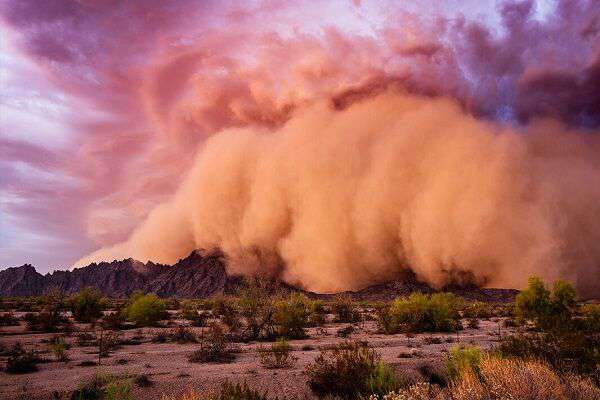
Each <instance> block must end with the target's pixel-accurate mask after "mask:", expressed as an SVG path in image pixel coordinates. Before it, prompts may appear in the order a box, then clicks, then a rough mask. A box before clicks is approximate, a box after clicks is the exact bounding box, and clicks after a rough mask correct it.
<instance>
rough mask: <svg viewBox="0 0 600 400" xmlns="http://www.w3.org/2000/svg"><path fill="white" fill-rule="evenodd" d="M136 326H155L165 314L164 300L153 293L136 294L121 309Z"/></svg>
mask: <svg viewBox="0 0 600 400" xmlns="http://www.w3.org/2000/svg"><path fill="white" fill-rule="evenodd" d="M123 312H124V314H125V315H126V316H127V319H129V320H130V321H133V322H134V323H135V324H136V325H137V326H155V325H157V324H158V322H159V321H160V320H161V319H164V318H165V316H166V306H165V302H164V301H162V300H161V299H159V298H158V297H156V295H154V294H146V295H144V294H136V295H134V296H132V298H131V299H130V302H129V304H128V305H127V306H126V307H125V309H124V310H123Z"/></svg>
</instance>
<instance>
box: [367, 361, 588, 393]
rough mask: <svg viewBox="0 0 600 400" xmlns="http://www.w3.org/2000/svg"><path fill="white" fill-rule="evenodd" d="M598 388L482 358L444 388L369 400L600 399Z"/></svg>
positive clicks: (534, 367) (528, 365)
mask: <svg viewBox="0 0 600 400" xmlns="http://www.w3.org/2000/svg"><path fill="white" fill-rule="evenodd" d="M599 396H600V390H599V389H598V387H596V386H594V384H593V383H592V382H591V381H590V380H589V379H585V378H581V377H579V376H576V375H569V376H564V377H560V376H559V375H557V374H556V373H555V372H554V371H553V370H552V369H551V368H549V367H548V366H547V365H545V364H543V363H539V362H534V361H525V360H516V359H515V360H503V359H497V358H492V357H483V358H482V359H481V362H480V365H479V369H478V371H477V372H475V371H474V370H473V369H464V370H462V372H461V373H460V374H459V375H458V376H457V379H456V380H454V381H453V382H452V384H451V385H450V386H448V387H447V388H443V389H442V388H440V387H439V386H437V385H432V384H430V383H423V382H421V383H417V384H415V385H412V386H410V387H409V388H405V389H402V390H400V391H397V392H395V393H389V394H388V395H386V396H384V397H383V398H381V397H376V396H371V397H370V398H369V400H379V399H382V400H449V399H453V400H507V399H511V400H512V399H514V400H517V399H518V400H590V399H597V398H600V397H599Z"/></svg>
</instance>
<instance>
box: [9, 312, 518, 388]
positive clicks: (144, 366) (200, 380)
mask: <svg viewBox="0 0 600 400" xmlns="http://www.w3.org/2000/svg"><path fill="white" fill-rule="evenodd" d="M348 325H350V324H334V323H329V324H327V325H326V326H325V327H324V328H310V329H309V330H308V333H309V336H310V337H309V338H307V339H304V340H294V341H291V342H290V343H291V345H292V346H293V349H294V355H295V356H296V357H297V358H298V360H297V362H296V364H295V365H294V366H293V367H291V368H287V369H266V368H265V367H263V366H262V365H261V364H260V359H259V354H258V351H257V350H258V347H259V346H260V345H261V343H257V342H251V343H239V344H235V346H236V347H238V348H239V352H238V353H237V354H236V355H237V357H236V359H235V361H233V362H232V363H227V364H196V363H191V362H189V361H188V359H187V357H188V355H189V354H190V353H191V352H192V351H194V349H196V348H198V346H199V345H198V344H194V343H191V344H177V343H164V344H162V343H152V342H151V341H150V339H151V338H152V336H153V334H154V333H155V332H156V331H157V330H160V329H167V328H143V329H132V330H126V331H122V337H123V338H130V337H133V336H136V335H141V336H143V338H144V339H143V340H142V343H141V344H139V345H124V346H122V347H121V348H119V349H118V350H116V351H114V352H113V353H111V354H110V356H109V357H107V358H103V359H102V360H101V365H100V366H91V367H84V366H79V365H78V364H80V363H81V362H82V361H97V359H98V356H97V354H94V352H95V351H96V350H97V349H96V348H95V347H79V346H78V345H77V342H76V338H75V336H74V335H73V336H70V337H68V338H67V342H69V343H70V344H71V348H70V349H69V350H68V351H67V353H68V356H69V358H70V361H68V362H57V361H50V362H47V363H42V364H39V371H38V372H34V373H30V374H23V375H11V374H7V373H5V372H0V398H2V399H6V400H10V399H32V400H34V399H68V398H69V397H70V393H71V392H72V391H73V390H75V389H76V388H77V387H78V386H79V385H80V384H81V383H83V382H86V381H89V379H90V378H91V377H92V376H93V375H94V373H96V372H98V371H103V372H107V373H111V374H129V375H136V374H146V375H147V376H148V377H149V378H150V379H151V381H152V385H151V386H150V387H145V388H141V387H137V386H134V395H135V398H136V399H160V398H161V397H162V395H165V394H179V393H182V392H184V391H186V390H188V389H189V388H193V389H195V390H197V391H200V392H204V391H207V392H210V391H214V390H215V389H216V388H218V387H220V385H221V383H222V382H223V381H225V380H229V381H232V382H236V381H246V382H247V383H248V385H250V386H251V387H254V388H259V389H261V390H267V391H268V392H269V394H271V395H278V396H279V397H280V398H281V397H282V396H286V397H288V398H290V397H299V398H307V399H312V398H314V396H313V395H312V394H311V392H310V390H309V389H308V386H307V384H306V377H305V376H304V369H305V367H306V365H307V364H309V363H310V362H312V361H313V360H314V358H315V357H316V356H317V355H318V354H319V349H320V348H323V347H324V346H329V345H332V344H335V343H339V342H341V341H343V340H346V339H343V338H341V337H338V336H337V334H336V333H337V331H338V329H340V328H342V327H345V326H348ZM464 325H465V326H466V323H465V324H464ZM479 325H480V326H479V328H478V329H465V330H463V331H461V332H460V333H459V334H458V335H457V334H455V333H454V334H439V333H436V334H432V333H429V334H415V335H405V334H397V335H383V334H378V333H377V330H376V326H375V323H374V322H373V321H366V322H364V323H360V324H354V327H355V328H356V329H355V332H354V333H352V334H351V335H349V337H348V339H350V340H361V341H367V342H368V343H369V344H370V345H371V346H372V347H374V348H376V349H377V351H378V352H380V353H381V355H382V358H383V359H384V360H385V361H386V362H387V363H389V364H390V365H392V366H393V367H394V368H395V369H396V370H397V371H398V372H399V373H401V374H403V375H404V376H407V377H411V378H413V379H415V378H418V377H419V376H420V373H419V372H418V368H419V367H420V366H422V365H424V364H429V365H432V366H435V365H438V366H439V365H441V363H442V362H443V357H444V354H445V352H447V351H448V349H449V348H450V347H452V346H453V345H455V344H456V343H461V344H475V345H478V346H481V347H482V348H489V347H490V346H492V345H493V344H494V343H495V342H496V341H497V340H498V338H499V335H506V334H509V333H510V329H509V328H505V327H503V326H502V319H492V320H480V324H479ZM77 328H78V329H81V330H85V329H89V326H86V325H81V324H79V325H77ZM192 329H193V330H194V331H195V332H197V333H200V331H201V329H203V328H192ZM0 335H1V336H0V342H1V344H2V345H4V347H7V346H12V344H13V343H14V342H17V341H20V342H21V343H23V344H24V345H25V346H26V347H27V348H34V349H36V350H38V351H40V352H46V354H44V356H45V357H46V358H48V359H50V360H52V359H53V356H52V354H51V353H50V352H49V346H48V344H47V342H46V341H47V340H48V339H49V338H50V337H52V336H53V335H52V334H42V333H28V332H26V331H25V326H24V325H21V326H19V327H4V328H1V331H0ZM433 337H435V338H439V340H435V339H434V340H433V342H435V343H432V339H431V338H433ZM267 345H268V344H267ZM263 346H264V344H263Z"/></svg>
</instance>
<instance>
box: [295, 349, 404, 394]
mask: <svg viewBox="0 0 600 400" xmlns="http://www.w3.org/2000/svg"><path fill="white" fill-rule="evenodd" d="M305 373H306V375H307V376H308V385H309V387H310V388H311V390H312V391H313V392H314V393H315V394H317V395H318V396H326V395H331V396H338V397H341V398H344V399H353V398H357V397H359V396H367V395H369V394H385V393H387V392H389V391H392V390H395V389H396V388H397V387H398V382H397V380H396V377H395V375H394V374H393V373H392V372H391V370H390V369H389V367H387V366H386V365H385V364H383V362H382V361H381V356H380V355H379V354H378V353H377V352H376V351H375V350H373V349H371V348H369V347H368V346H367V345H366V344H364V343H356V342H344V343H341V344H339V345H337V346H335V347H333V348H331V349H326V350H322V351H321V353H320V354H319V356H317V358H316V359H315V361H314V362H313V363H312V364H309V365H308V367H307V369H306V372H305Z"/></svg>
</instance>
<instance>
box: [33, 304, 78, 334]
mask: <svg viewBox="0 0 600 400" xmlns="http://www.w3.org/2000/svg"><path fill="white" fill-rule="evenodd" d="M23 318H24V319H25V321H26V322H27V330H30V331H39V332H58V331H60V330H64V331H67V330H69V329H70V324H69V319H68V318H66V317H64V316H63V315H62V313H61V311H60V310H58V309H44V310H42V311H41V312H40V313H39V314H34V313H27V314H25V316H24V317H23Z"/></svg>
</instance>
